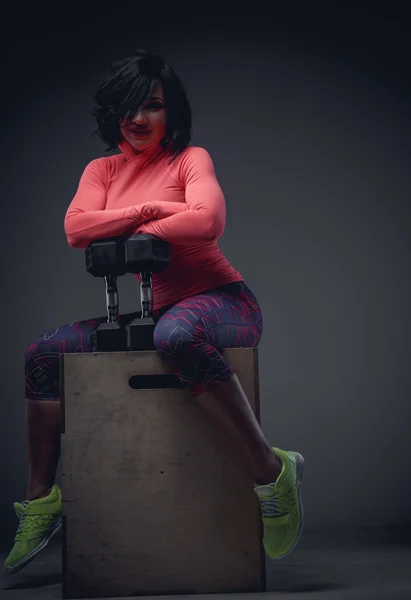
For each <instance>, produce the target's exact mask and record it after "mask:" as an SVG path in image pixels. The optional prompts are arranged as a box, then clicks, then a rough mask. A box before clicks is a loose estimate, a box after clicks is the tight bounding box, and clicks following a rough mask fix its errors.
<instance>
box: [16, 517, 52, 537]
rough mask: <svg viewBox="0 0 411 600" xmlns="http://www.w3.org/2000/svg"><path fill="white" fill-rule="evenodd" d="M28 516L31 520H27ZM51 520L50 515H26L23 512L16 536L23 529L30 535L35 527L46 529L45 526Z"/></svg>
mask: <svg viewBox="0 0 411 600" xmlns="http://www.w3.org/2000/svg"><path fill="white" fill-rule="evenodd" d="M28 516H30V517H31V519H28V520H27V517H28ZM52 519H53V515H51V514H50V515H28V513H27V512H25V513H24V514H22V515H21V517H20V523H19V526H18V528H17V532H16V535H18V534H19V533H22V531H23V529H24V530H25V531H26V532H27V533H31V532H32V531H33V530H34V528H35V527H39V526H40V527H41V526H44V527H46V526H47V525H49V523H50V521H51V520H52Z"/></svg>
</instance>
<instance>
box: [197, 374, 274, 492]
mask: <svg viewBox="0 0 411 600" xmlns="http://www.w3.org/2000/svg"><path fill="white" fill-rule="evenodd" d="M196 401H197V403H198V404H199V405H200V406H201V408H202V409H203V410H204V411H205V413H206V415H207V416H208V417H210V418H211V420H214V421H217V422H219V423H221V424H222V425H223V426H224V427H225V429H226V430H227V431H228V432H229V433H230V434H231V435H232V437H233V439H234V440H235V441H236V442H237V444H238V448H239V450H241V451H242V452H243V453H244V455H245V458H246V459H247V460H248V466H249V469H250V473H251V475H252V477H253V478H254V480H255V482H256V483H258V484H264V483H273V482H274V481H276V479H277V478H278V476H279V474H280V473H281V470H282V462H281V459H280V458H279V457H278V456H277V455H276V454H275V452H274V450H273V449H272V447H271V446H270V445H269V443H268V442H267V440H266V439H265V437H264V434H263V432H262V431H261V427H260V425H259V423H258V421H257V419H256V417H255V414H254V412H253V410H252V408H251V406H250V403H249V402H248V399H247V396H246V395H245V392H244V390H243V388H242V385H241V383H240V381H239V379H238V377H237V375H234V376H233V377H231V379H229V380H228V381H225V382H223V383H220V384H219V385H218V386H216V387H215V388H213V389H212V390H209V391H207V392H204V393H202V394H199V395H198V396H196Z"/></svg>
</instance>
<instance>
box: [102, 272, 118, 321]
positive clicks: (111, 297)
mask: <svg viewBox="0 0 411 600" xmlns="http://www.w3.org/2000/svg"><path fill="white" fill-rule="evenodd" d="M104 279H105V280H106V304H107V323H113V322H114V321H118V319H119V313H120V310H119V300H118V289H117V276H116V275H106V276H105V278H104Z"/></svg>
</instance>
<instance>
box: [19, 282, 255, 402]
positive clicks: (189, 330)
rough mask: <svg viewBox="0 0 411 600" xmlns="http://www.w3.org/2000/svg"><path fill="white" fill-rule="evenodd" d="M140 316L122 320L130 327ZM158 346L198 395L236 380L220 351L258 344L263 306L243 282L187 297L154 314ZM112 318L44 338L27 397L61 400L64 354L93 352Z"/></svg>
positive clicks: (31, 360) (29, 357)
mask: <svg viewBox="0 0 411 600" xmlns="http://www.w3.org/2000/svg"><path fill="white" fill-rule="evenodd" d="M140 315H141V311H140V312H139V311H137V312H134V313H129V314H125V315H121V317H120V321H121V322H124V323H127V322H129V321H130V320H131V319H132V318H134V317H137V316H138V317H139V316H140ZM153 317H154V320H155V322H156V326H155V329H154V344H155V348H156V350H157V351H158V352H159V353H160V355H161V357H162V358H163V360H165V361H166V362H167V363H168V364H169V365H170V368H171V370H172V372H173V373H174V374H175V375H177V376H178V378H179V379H180V381H181V383H182V384H183V385H184V386H185V387H187V388H188V389H189V390H190V391H191V392H192V394H193V395H194V396H197V395H198V394H201V393H202V392H204V391H206V390H209V389H212V388H213V387H215V386H216V385H218V384H219V383H221V382H223V381H227V380H228V379H230V377H231V376H232V371H231V370H230V368H229V366H228V364H227V363H226V361H225V360H224V358H223V357H222V355H221V353H220V352H219V350H221V349H223V348H239V347H246V348H251V347H255V346H257V345H258V343H259V341H260V339H261V335H262V331H263V320H262V314H261V309H260V306H259V304H258V301H257V299H256V297H255V296H254V294H253V293H252V292H251V290H250V289H249V288H248V287H247V285H246V284H245V282H244V281H239V282H234V283H229V284H225V285H222V286H219V287H217V288H213V289H212V290H207V291H205V292H202V293H200V294H198V295H196V296H192V297H191V298H186V299H185V300H182V301H181V302H178V303H177V304H174V305H172V306H168V307H164V308H161V309H159V310H157V311H154V314H153ZM106 320H107V317H106V316H104V317H99V318H95V319H89V320H85V321H75V322H74V323H71V324H70V325H63V326H61V327H57V329H53V330H52V331H48V332H47V333H45V334H43V335H41V336H39V337H38V338H37V339H36V340H35V341H34V342H33V343H32V344H30V346H28V348H27V349H26V353H25V391H26V398H30V399H33V400H58V399H59V398H60V387H59V386H60V383H59V355H60V354H61V353H64V352H70V353H72V352H91V332H92V331H93V329H95V328H97V327H98V326H99V324H100V323H103V322H105V321H106Z"/></svg>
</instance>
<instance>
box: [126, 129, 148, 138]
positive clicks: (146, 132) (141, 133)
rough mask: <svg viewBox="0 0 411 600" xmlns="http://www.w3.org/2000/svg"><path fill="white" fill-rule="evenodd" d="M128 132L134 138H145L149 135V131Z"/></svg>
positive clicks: (131, 130) (135, 130) (132, 130)
mask: <svg viewBox="0 0 411 600" xmlns="http://www.w3.org/2000/svg"><path fill="white" fill-rule="evenodd" d="M130 132H131V134H132V135H134V136H136V137H140V136H141V137H145V136H147V135H150V133H151V131H141V130H138V129H130Z"/></svg>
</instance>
